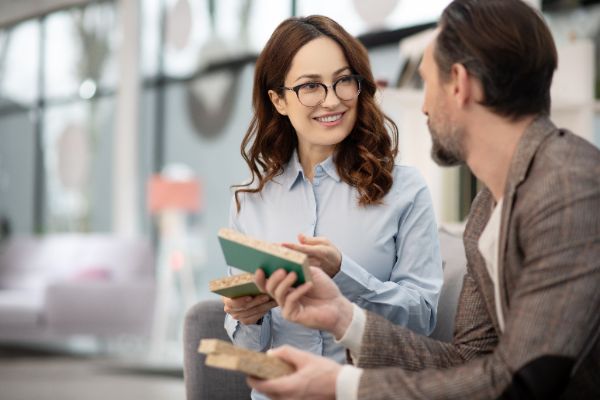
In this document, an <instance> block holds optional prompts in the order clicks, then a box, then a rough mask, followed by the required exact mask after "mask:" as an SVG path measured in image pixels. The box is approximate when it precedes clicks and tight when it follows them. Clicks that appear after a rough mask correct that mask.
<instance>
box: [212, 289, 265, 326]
mask: <svg viewBox="0 0 600 400" xmlns="http://www.w3.org/2000/svg"><path fill="white" fill-rule="evenodd" d="M221 299H222V300H223V304H224V305H225V306H224V307H223V310H225V312H226V313H227V314H229V315H231V317H232V318H233V319H236V320H238V321H240V322H241V323H242V324H244V325H251V324H255V323H256V322H257V321H258V320H259V319H261V318H262V317H263V316H264V315H265V314H266V313H267V312H268V311H269V310H270V309H271V308H273V307H277V303H276V302H275V300H273V299H271V298H270V297H269V296H268V295H266V294H261V295H258V296H254V297H253V296H244V297H238V298H237V299H230V298H227V297H221Z"/></svg>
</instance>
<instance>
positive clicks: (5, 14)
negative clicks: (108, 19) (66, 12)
mask: <svg viewBox="0 0 600 400" xmlns="http://www.w3.org/2000/svg"><path fill="white" fill-rule="evenodd" d="M91 1H92V0H0V27H3V26H6V25H11V24H13V23H15V22H18V21H22V20H24V19H28V18H31V17H35V16H38V15H41V14H45V13H47V12H49V11H52V10H57V9H61V8H64V7H68V6H72V5H78V4H85V3H90V2H91Z"/></svg>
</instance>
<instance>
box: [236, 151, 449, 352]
mask: <svg viewBox="0 0 600 400" xmlns="http://www.w3.org/2000/svg"><path fill="white" fill-rule="evenodd" d="M393 177H394V183H393V186H392V188H391V189H390V191H389V192H388V193H387V195H386V196H385V197H384V198H383V204H377V205H369V206H366V207H365V206H359V205H358V192H357V190H356V189H355V188H353V187H351V186H350V185H348V184H347V183H345V182H343V181H342V180H341V179H340V177H339V175H338V173H337V170H336V167H335V164H334V163H333V160H332V158H331V157H329V158H328V159H327V160H325V161H323V162H322V163H320V164H319V165H317V166H316V167H315V171H314V178H313V181H312V183H311V182H310V181H309V180H308V178H307V177H306V176H305V175H304V172H303V170H302V166H301V164H300V162H299V160H298V156H297V154H296V153H294V156H293V157H292V159H291V160H290V162H289V163H288V164H287V165H286V167H285V169H284V171H283V174H282V175H280V176H278V177H276V178H275V179H274V180H272V181H270V182H268V183H267V184H266V185H265V187H264V189H263V190H262V192H261V193H260V194H246V193H244V194H241V196H240V202H241V210H240V212H239V213H238V212H237V210H236V208H235V201H232V205H231V211H230V227H231V228H233V229H236V230H238V231H240V232H242V233H245V234H247V235H250V236H253V237H256V238H259V239H263V240H267V241H270V242H275V243H281V242H297V235H298V234H299V233H303V234H305V235H307V236H324V237H326V238H327V239H329V240H330V241H331V242H332V243H333V245H334V246H336V247H337V248H338V249H339V250H340V252H341V253H342V265H341V269H340V271H339V272H338V274H337V275H336V276H335V277H334V278H333V279H334V281H335V282H336V283H337V285H338V286H339V288H340V290H341V291H342V293H343V294H344V295H345V296H346V297H347V298H348V299H350V300H351V301H352V302H354V303H356V304H357V305H359V306H360V307H362V308H365V309H367V310H370V311H373V312H375V313H377V314H380V315H382V316H383V317H385V318H387V319H389V320H391V321H392V322H394V323H396V324H399V325H403V326H406V327H408V328H409V329H412V330H413V331H415V332H418V333H421V334H426V335H427V334H429V333H431V331H432V330H433V328H434V327H435V315H436V309H437V302H438V296H439V292H440V288H441V286H442V261H441V257H440V251H439V242H438V237H437V225H436V222H435V216H434V212H433V208H432V203H431V197H430V194H429V190H428V189H427V186H426V184H425V181H424V180H423V178H422V177H421V175H420V174H419V172H418V171H417V170H416V169H415V168H413V167H407V166H400V165H395V166H394V170H393ZM238 272H239V271H237V270H235V269H232V268H230V273H238ZM225 328H226V330H227V333H228V334H229V337H230V338H231V339H232V341H233V342H234V343H235V344H237V345H240V346H243V347H246V348H250V349H254V350H259V351H263V350H265V349H268V348H271V347H278V346H281V345H283V344H289V345H292V346H295V347H297V348H300V349H303V350H306V351H310V352H312V353H315V354H318V355H323V356H326V357H330V358H333V359H335V360H337V361H338V362H341V363H343V362H345V352H344V349H343V348H342V347H341V346H340V345H338V344H336V343H335V342H334V338H333V337H332V336H331V335H330V334H329V333H326V332H321V331H317V330H314V329H309V328H305V327H303V326H301V325H298V324H295V323H292V322H289V321H287V320H285V319H284V318H283V317H282V315H281V310H280V308H279V307H277V308H273V309H272V310H271V311H270V312H269V313H268V314H266V315H265V316H264V318H263V323H262V325H243V324H241V323H239V322H238V321H237V320H234V319H233V318H231V317H230V316H229V315H227V317H226V319H225Z"/></svg>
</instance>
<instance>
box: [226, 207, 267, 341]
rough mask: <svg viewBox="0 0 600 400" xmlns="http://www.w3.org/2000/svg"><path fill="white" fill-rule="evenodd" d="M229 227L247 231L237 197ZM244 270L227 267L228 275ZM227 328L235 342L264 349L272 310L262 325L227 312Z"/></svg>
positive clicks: (230, 214)
mask: <svg viewBox="0 0 600 400" xmlns="http://www.w3.org/2000/svg"><path fill="white" fill-rule="evenodd" d="M242 198H243V197H242ZM229 227H230V228H231V229H235V230H236V231H238V232H242V233H245V231H244V229H243V227H242V223H241V221H240V214H239V213H238V211H237V208H236V204H235V197H234V198H233V199H232V201H231V206H230V208H229ZM243 272H244V271H240V270H238V269H236V268H232V267H228V268H227V275H229V276H231V275H236V274H240V273H243ZM225 330H226V331H227V335H228V336H229V338H230V339H231V341H232V342H233V343H234V344H236V345H238V346H241V347H244V348H247V349H251V350H255V351H264V350H266V349H267V348H268V347H269V344H270V342H271V311H268V312H267V313H266V314H265V315H264V317H263V320H262V323H261V324H260V325H257V324H251V325H244V324H242V323H241V322H239V321H238V320H236V319H234V318H232V317H231V315H229V314H225Z"/></svg>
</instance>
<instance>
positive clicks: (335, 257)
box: [281, 234, 342, 278]
mask: <svg viewBox="0 0 600 400" xmlns="http://www.w3.org/2000/svg"><path fill="white" fill-rule="evenodd" d="M298 242H300V243H299V244H298V243H282V244H281V245H282V246H283V247H287V248H288V249H292V250H296V251H299V252H301V253H304V254H306V255H307V256H308V264H309V265H314V266H315V267H319V268H321V269H322V270H323V271H325V273H326V274H327V275H329V276H330V277H332V278H333V277H334V276H335V274H337V273H338V272H339V271H340V267H341V265H342V253H340V251H339V250H338V249H337V248H336V247H335V246H334V245H333V244H332V243H331V242H330V241H329V240H327V239H326V238H324V237H309V236H305V235H303V234H300V235H298Z"/></svg>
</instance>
